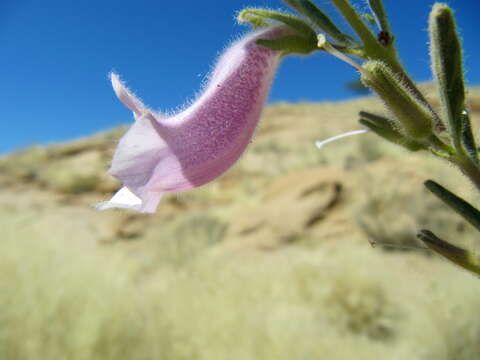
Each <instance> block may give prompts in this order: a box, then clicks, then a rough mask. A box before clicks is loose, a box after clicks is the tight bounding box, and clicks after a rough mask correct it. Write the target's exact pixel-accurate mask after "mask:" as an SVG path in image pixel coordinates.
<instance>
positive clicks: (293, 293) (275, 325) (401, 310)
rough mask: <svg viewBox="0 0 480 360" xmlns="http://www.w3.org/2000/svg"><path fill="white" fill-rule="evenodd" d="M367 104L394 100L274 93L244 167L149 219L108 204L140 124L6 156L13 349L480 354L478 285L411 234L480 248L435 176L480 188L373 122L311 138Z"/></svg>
mask: <svg viewBox="0 0 480 360" xmlns="http://www.w3.org/2000/svg"><path fill="white" fill-rule="evenodd" d="M424 91H425V93H426V94H428V97H429V98H431V99H432V101H433V103H435V93H434V91H433V89H432V88H431V87H430V86H425V88H424ZM469 96H470V98H469V99H470V109H471V111H472V116H473V120H474V123H475V124H477V123H478V122H479V121H480V90H479V89H476V88H473V89H471V91H470V94H469ZM360 110H368V111H371V112H379V113H382V112H383V108H382V105H381V104H380V103H379V102H378V101H377V100H376V99H374V98H373V97H364V98H360V99H356V100H352V101H348V102H341V103H318V104H314V103H299V104H283V103H279V104H274V105H271V106H269V107H268V108H267V109H266V110H265V112H264V114H263V118H262V120H261V124H260V126H259V128H258V130H257V132H256V135H255V138H254V141H253V143H252V144H251V146H250V147H249V149H248V151H247V152H246V154H245V155H244V156H243V157H242V158H241V159H240V161H239V162H238V163H237V164H236V165H235V167H234V168H233V169H231V170H230V171H229V172H228V173H227V174H225V175H224V176H223V177H221V178H220V179H218V180H217V181H215V182H213V183H211V184H209V185H206V186H204V187H202V188H199V189H195V190H193V191H190V192H186V193H181V194H175V195H169V196H166V197H165V198H164V199H163V200H162V203H161V205H160V206H159V210H158V212H157V213H156V214H153V215H141V214H136V213H132V212H128V211H125V210H112V211H105V212H97V211H96V210H95V209H94V205H95V204H96V203H98V202H100V201H102V200H105V199H107V198H108V197H109V196H111V194H112V193H113V192H114V191H115V190H116V189H118V187H119V184H118V183H117V182H116V181H115V180H114V179H113V178H111V177H110V176H109V175H108V174H107V173H106V169H107V168H108V164H109V161H110V159H111V157H112V154H113V151H114V148H115V144H116V142H117V140H118V138H119V136H121V134H122V133H123V132H124V131H125V129H126V127H125V128H119V129H114V130H112V131H109V132H106V133H101V134H98V135H95V136H92V137H88V138H84V139H80V140H76V141H73V142H69V143H64V144H56V145H51V146H38V147H32V148H29V149H25V150H23V151H19V152H16V153H13V154H10V155H7V156H3V157H0V227H1V229H2V231H1V235H2V236H1V239H0V254H1V255H0V319H1V321H0V323H1V324H2V325H1V326H0V352H1V353H3V355H2V356H1V358H2V359H8V360H10V359H12V360H17V359H18V360H20V359H22V360H23V359H25V360H26V359H28V360H30V359H49V360H55V359H73V360H76V359H89V360H91V359H98V360H104V359H116V360H123V359H208V360H216V359H218V360H220V359H238V360H244V359H262V360H268V359H272V360H273V359H275V360H281V359H322V360H323V359H325V360H340V359H341V360H347V359H348V360H350V359H356V360H363V359H365V360H367V359H368V360H372V359H387V360H388V359H392V360H393V359H411V360H417V359H418V360H419V359H425V360H426V359H436V360H443V359H444V360H473V359H477V358H478V356H477V355H478V354H479V353H480V318H479V317H478V304H479V303H480V281H479V280H478V279H476V278H474V277H473V276H472V275H470V274H468V273H465V272H464V271H462V270H460V269H458V268H456V267H454V266H453V265H451V264H448V263H446V262H444V261H443V260H441V259H439V258H438V257H436V256H433V255H432V254H430V253H429V252H428V251H426V250H424V249H422V248H421V244H419V243H417V242H416V240H415V236H414V235H415V232H416V231H417V230H419V229H421V228H429V229H431V230H433V231H435V232H436V233H438V235H439V236H441V237H443V238H445V239H447V240H449V241H452V242H454V243H456V244H461V245H462V246H466V247H469V248H471V249H479V245H478V243H477V242H476V241H478V234H477V233H476V231H475V230H473V229H472V228H471V227H470V226H469V225H467V224H466V223H465V222H464V221H462V220H461V218H460V217H458V216H457V215H455V214H453V213H452V212H450V211H448V210H447V209H446V208H445V207H444V206H443V205H442V204H441V203H440V202H439V201H438V200H437V199H436V198H434V196H433V195H431V194H430V193H428V192H427V191H426V190H424V188H423V185H422V183H423V181H424V180H426V179H428V178H431V179H434V180H436V181H437V182H439V183H441V184H442V185H444V186H446V187H448V188H450V189H452V190H453V191H455V192H456V193H459V194H462V195H465V196H466V197H467V198H468V199H470V200H471V201H472V202H473V203H475V204H477V205H478V204H479V203H480V197H479V196H478V194H476V193H475V192H474V191H473V189H472V187H471V185H470V184H469V183H468V182H467V181H466V179H464V178H463V177H461V176H460V175H459V174H458V173H457V171H456V170H455V169H452V168H451V167H450V166H448V165H447V164H445V163H442V162H441V161H438V160H436V159H433V158H432V157H431V156H429V154H427V153H408V152H406V151H404V150H402V149H401V148H399V147H396V146H394V145H391V144H389V143H386V142H384V141H383V140H382V139H380V138H377V137H376V136H375V135H373V134H364V135H358V136H354V137H350V138H345V139H342V140H339V141H338V142H334V143H331V144H328V145H326V146H325V147H324V148H322V149H321V150H318V149H317V148H316V147H315V145H314V141H315V140H317V139H324V138H327V137H330V136H333V135H336V134H339V133H341V132H344V131H348V130H353V129H358V128H359V125H358V124H357V120H358V118H357V114H358V112H359V111H360ZM372 245H376V246H372Z"/></svg>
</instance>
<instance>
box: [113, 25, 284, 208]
mask: <svg viewBox="0 0 480 360" xmlns="http://www.w3.org/2000/svg"><path fill="white" fill-rule="evenodd" d="M291 31H292V30H290V29H288V28H287V27H285V26H275V27H270V28H267V29H264V30H262V31H260V32H256V33H253V34H249V35H247V36H246V37H244V38H243V39H241V40H240V41H238V42H236V43H234V44H233V45H232V46H231V47H229V48H228V49H227V50H226V52H225V53H224V54H223V55H222V56H221V57H220V59H219V61H218V63H217V66H216V67H215V69H214V71H213V73H212V74H211V76H210V80H209V82H208V84H207V86H206V87H205V89H204V90H203V92H202V93H201V95H200V96H199V97H198V98H197V99H196V100H195V101H194V102H193V103H192V105H191V106H190V107H188V108H186V109H185V110H183V111H182V112H180V113H178V114H176V115H173V116H171V117H168V118H166V117H162V116H161V115H159V114H157V113H154V112H152V111H150V110H149V109H148V108H147V107H146V106H145V105H143V104H142V103H141V102H140V100H138V99H137V98H136V97H135V96H134V95H132V94H131V92H130V91H129V90H128V89H127V88H126V87H125V86H124V85H123V83H122V82H121V81H120V79H119V78H118V76H117V75H115V74H112V76H111V79H112V85H113V87H114V90H115V93H116V94H117V96H118V97H119V99H120V100H121V101H122V102H123V103H124V104H125V106H127V107H128V108H129V109H130V110H132V111H133V112H134V116H135V120H136V121H135V123H134V124H133V126H132V127H131V128H130V129H129V130H128V132H127V133H126V134H125V135H124V136H123V137H122V139H121V140H120V142H119V144H118V147H117V150H116V152H115V155H114V158H113V161H112V166H111V168H110V170H109V172H110V174H112V175H113V176H115V177H116V178H117V179H119V180H120V181H121V182H122V183H123V184H124V185H125V186H126V187H127V188H128V189H129V191H131V192H132V193H133V194H134V195H135V196H136V197H138V198H140V199H141V201H142V207H141V208H142V209H143V211H145V209H148V210H149V211H154V210H155V207H156V205H157V204H158V201H156V202H155V200H151V199H156V198H157V197H158V198H159V196H157V197H155V196H153V195H152V193H156V194H162V193H165V192H178V191H185V190H188V189H191V188H194V187H198V186H201V185H203V184H206V183H208V182H210V181H212V180H214V179H215V178H216V177H218V176H220V175H221V174H223V173H224V172H225V171H226V170H228V169H229V168H230V167H231V166H232V165H233V164H234V163H235V162H236V161H237V160H238V158H239V157H240V156H241V155H242V153H243V152H244V150H245V148H246V147H247V145H248V144H249V142H250V141H251V138H252V136H253V132H254V130H255V128H256V126H257V123H258V120H259V118H260V114H261V111H262V108H263V105H264V102H265V100H266V97H267V95H268V91H269V89H270V85H271V82H272V78H273V75H274V73H275V70H276V68H277V65H278V63H279V60H280V58H281V53H280V52H278V51H274V50H271V49H268V48H266V47H262V46H259V45H257V44H256V41H257V40H258V39H260V38H261V39H274V38H277V37H280V36H284V35H285V34H287V33H289V32H291ZM112 200H113V199H112Z"/></svg>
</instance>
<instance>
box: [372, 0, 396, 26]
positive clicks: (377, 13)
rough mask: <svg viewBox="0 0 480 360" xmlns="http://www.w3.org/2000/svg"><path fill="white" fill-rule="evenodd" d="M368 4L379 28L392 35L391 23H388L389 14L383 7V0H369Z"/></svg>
mask: <svg viewBox="0 0 480 360" xmlns="http://www.w3.org/2000/svg"><path fill="white" fill-rule="evenodd" d="M367 2H368V6H369V7H370V10H371V11H372V14H373V16H374V18H375V22H376V23H377V26H378V27H379V28H380V30H382V31H386V32H388V33H389V34H390V33H391V32H390V23H389V22H388V18H387V13H386V12H385V8H384V7H383V2H382V0H367Z"/></svg>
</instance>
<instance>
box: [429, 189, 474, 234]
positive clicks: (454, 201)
mask: <svg viewBox="0 0 480 360" xmlns="http://www.w3.org/2000/svg"><path fill="white" fill-rule="evenodd" d="M424 184H425V187H426V188H427V189H428V190H430V191H431V192H432V193H433V194H435V195H436V196H437V197H438V198H440V200H442V201H443V202H444V203H445V204H446V205H448V206H449V207H450V208H451V209H452V210H454V211H455V212H457V213H458V214H460V215H461V216H462V217H463V218H464V219H465V220H466V221H468V222H469V223H470V224H472V225H473V226H474V227H475V228H476V229H477V230H480V211H478V210H477V209H475V208H474V207H473V206H472V205H470V204H469V203H468V202H466V201H465V200H463V199H462V198H460V197H458V196H457V195H455V194H453V193H452V192H450V191H448V190H447V189H445V188H444V187H443V186H441V185H440V184H437V183H436V182H435V181H433V180H427V181H425V183H424Z"/></svg>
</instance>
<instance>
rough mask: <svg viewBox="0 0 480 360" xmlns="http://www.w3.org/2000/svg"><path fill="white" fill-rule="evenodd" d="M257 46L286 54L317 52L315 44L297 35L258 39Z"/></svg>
mask: <svg viewBox="0 0 480 360" xmlns="http://www.w3.org/2000/svg"><path fill="white" fill-rule="evenodd" d="M257 44H259V45H262V46H265V47H267V48H269V49H272V50H279V51H282V53H283V54H284V55H287V54H309V53H311V52H312V51H314V50H317V44H316V42H312V41H311V40H310V39H306V38H304V37H303V36H299V35H287V36H283V37H281V38H278V39H274V40H266V39H259V40H257Z"/></svg>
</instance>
